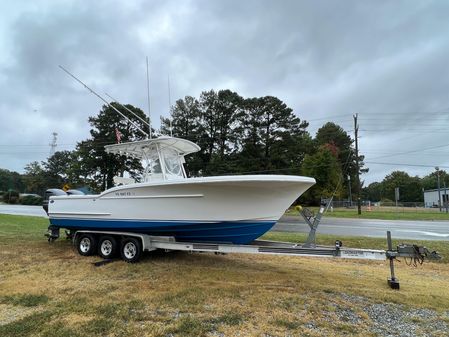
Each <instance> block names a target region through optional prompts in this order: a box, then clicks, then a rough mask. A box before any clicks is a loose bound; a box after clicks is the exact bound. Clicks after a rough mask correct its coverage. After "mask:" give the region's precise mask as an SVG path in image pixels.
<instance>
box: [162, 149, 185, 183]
mask: <svg viewBox="0 0 449 337" xmlns="http://www.w3.org/2000/svg"><path fill="white" fill-rule="evenodd" d="M161 152H162V155H163V157H164V163H165V175H166V179H179V178H183V177H184V175H183V171H182V163H181V156H179V155H178V153H177V152H176V151H174V150H173V149H168V148H166V149H163V150H162V151H161Z"/></svg>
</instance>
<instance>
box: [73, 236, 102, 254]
mask: <svg viewBox="0 0 449 337" xmlns="http://www.w3.org/2000/svg"><path fill="white" fill-rule="evenodd" d="M96 248H97V239H96V238H95V236H94V235H92V234H83V233H81V234H80V235H78V237H77V238H76V249H77V250H78V253H79V254H80V255H82V256H90V255H93V254H95V252H96V251H97V249H96Z"/></svg>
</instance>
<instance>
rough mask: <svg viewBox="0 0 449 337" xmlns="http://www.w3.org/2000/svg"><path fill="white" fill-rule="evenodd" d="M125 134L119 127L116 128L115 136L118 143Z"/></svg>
mask: <svg viewBox="0 0 449 337" xmlns="http://www.w3.org/2000/svg"><path fill="white" fill-rule="evenodd" d="M122 136H123V134H122V133H121V132H120V131H119V129H117V128H115V137H116V138H117V144H120V143H121V140H122Z"/></svg>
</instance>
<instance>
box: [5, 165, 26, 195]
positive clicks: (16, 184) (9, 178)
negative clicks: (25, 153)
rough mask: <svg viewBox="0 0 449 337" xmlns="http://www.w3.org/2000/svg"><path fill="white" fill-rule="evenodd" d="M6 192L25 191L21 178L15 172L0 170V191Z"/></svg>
mask: <svg viewBox="0 0 449 337" xmlns="http://www.w3.org/2000/svg"><path fill="white" fill-rule="evenodd" d="M8 190H16V191H19V192H23V191H24V190H25V183H24V181H23V177H22V176H21V175H20V174H19V173H17V172H13V171H9V170H5V169H0V191H8Z"/></svg>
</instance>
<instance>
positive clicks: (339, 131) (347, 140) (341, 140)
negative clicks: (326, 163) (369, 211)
mask: <svg viewBox="0 0 449 337" xmlns="http://www.w3.org/2000/svg"><path fill="white" fill-rule="evenodd" d="M315 142H316V145H317V146H322V145H326V144H328V146H331V147H333V148H335V150H336V153H337V159H338V162H339V165H340V169H341V172H342V174H343V176H344V180H345V181H346V185H347V184H348V183H349V181H348V179H347V175H349V176H350V181H351V189H352V190H353V191H356V190H357V188H358V186H356V184H357V179H356V177H357V165H356V156H355V151H354V149H353V147H352V146H353V142H354V141H353V140H352V139H351V137H350V136H349V135H348V133H347V132H346V131H345V130H344V129H343V128H342V127H341V126H339V125H337V124H335V123H332V122H328V123H326V124H324V125H323V126H322V127H321V128H320V129H318V131H317V133H316V136H315ZM364 158H365V156H363V155H360V154H359V158H358V159H359V169H360V170H359V175H360V174H363V173H367V172H368V168H364V163H363V160H364ZM343 194H344V195H346V190H345V192H344V193H343Z"/></svg>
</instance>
